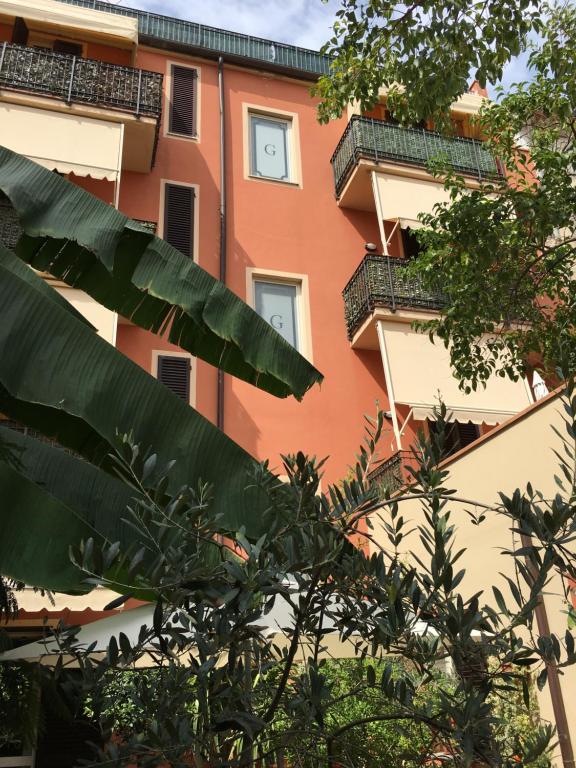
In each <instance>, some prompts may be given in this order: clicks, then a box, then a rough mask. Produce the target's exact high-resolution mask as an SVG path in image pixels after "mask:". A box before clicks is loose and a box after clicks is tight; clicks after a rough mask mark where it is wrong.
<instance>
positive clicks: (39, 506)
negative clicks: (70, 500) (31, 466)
mask: <svg viewBox="0 0 576 768" xmlns="http://www.w3.org/2000/svg"><path fill="white" fill-rule="evenodd" d="M4 431H6V430H4ZM0 489H1V490H0V493H1V494H2V501H1V503H0V566H1V569H0V570H1V572H2V574H3V575H5V576H11V577H13V578H15V579H18V580H21V581H25V582H26V583H27V584H29V585H31V586H41V587H43V588H45V589H52V590H55V591H59V592H72V593H82V592H88V591H90V589H91V587H90V586H89V585H87V584H85V583H84V579H85V575H83V574H82V572H81V571H80V570H79V569H78V568H77V567H76V566H75V565H73V563H72V561H71V559H70V556H69V554H68V549H69V546H70V544H71V543H73V544H75V545H78V544H79V543H80V542H81V541H85V540H87V539H88V538H93V539H95V541H96V542H98V543H102V542H103V538H102V536H100V534H99V532H98V531H97V530H96V529H95V528H93V527H92V526H91V525H90V524H89V523H88V522H87V521H86V520H84V519H83V518H82V517H81V516H80V515H78V514H77V513H75V512H74V510H73V509H71V508H70V507H67V506H66V505H65V504H64V503H63V502H62V501H60V500H59V499H57V498H55V497H54V496H52V495H50V494H49V493H48V492H47V491H46V490H45V489H43V488H41V487H40V486H38V485H36V483H34V482H32V481H31V480H29V479H27V478H26V477H24V476H23V475H22V474H21V473H20V472H18V471H17V470H16V469H14V468H13V467H11V466H8V465H7V464H6V463H4V462H0Z"/></svg>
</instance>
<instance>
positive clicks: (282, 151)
mask: <svg viewBox="0 0 576 768" xmlns="http://www.w3.org/2000/svg"><path fill="white" fill-rule="evenodd" d="M250 125H251V133H252V136H251V145H252V146H251V153H250V154H251V161H250V162H251V168H250V172H251V173H252V174H253V175H255V176H265V177H266V178H268V179H278V180H279V181H289V180H290V170H289V161H290V159H289V157H288V130H289V127H290V124H289V123H288V121H281V120H267V119H266V118H265V117H257V116H256V115H252V116H251V117H250Z"/></svg>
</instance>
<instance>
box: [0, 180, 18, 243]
mask: <svg viewBox="0 0 576 768" xmlns="http://www.w3.org/2000/svg"><path fill="white" fill-rule="evenodd" d="M21 234H22V229H21V228H20V222H19V221H18V216H17V215H16V211H15V210H14V208H13V207H12V204H11V203H10V201H9V200H8V198H7V197H6V196H5V195H3V194H2V192H0V243H1V244H2V245H3V246H4V247H5V248H10V249H12V250H13V249H14V248H15V247H16V243H17V242H18V240H19V238H20V235H21Z"/></svg>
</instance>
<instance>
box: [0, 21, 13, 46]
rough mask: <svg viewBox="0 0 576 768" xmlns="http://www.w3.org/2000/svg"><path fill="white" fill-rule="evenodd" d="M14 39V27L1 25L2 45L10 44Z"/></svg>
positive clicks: (0, 38)
mask: <svg viewBox="0 0 576 768" xmlns="http://www.w3.org/2000/svg"><path fill="white" fill-rule="evenodd" d="M11 39H12V25H11V24H0V43H9V42H10V40H11Z"/></svg>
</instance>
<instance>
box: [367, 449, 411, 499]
mask: <svg viewBox="0 0 576 768" xmlns="http://www.w3.org/2000/svg"><path fill="white" fill-rule="evenodd" d="M416 464H417V462H416V459H415V458H414V454H413V453H412V451H396V453H393V454H392V456H390V458H389V459H386V460H385V461H383V462H382V463H381V464H379V466H378V467H377V468H376V469H375V470H373V471H372V472H371V473H370V474H369V475H368V480H369V481H370V483H371V484H372V485H375V486H376V487H377V488H378V489H379V491H380V492H381V493H382V494H384V493H385V492H386V491H388V492H389V493H394V491H397V490H399V489H400V488H402V486H403V485H406V483H409V482H410V481H411V480H412V479H413V477H414V476H413V475H412V473H411V472H410V467H413V468H416Z"/></svg>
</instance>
